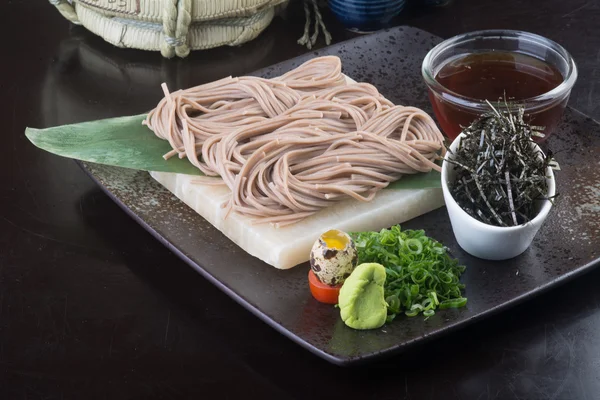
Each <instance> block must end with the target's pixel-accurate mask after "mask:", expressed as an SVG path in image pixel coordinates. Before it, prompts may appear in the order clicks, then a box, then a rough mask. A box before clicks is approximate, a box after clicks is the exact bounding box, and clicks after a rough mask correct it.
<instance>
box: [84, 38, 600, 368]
mask: <svg viewBox="0 0 600 400" xmlns="http://www.w3.org/2000/svg"><path fill="white" fill-rule="evenodd" d="M440 41H441V39H440V38H438V37H435V36H432V35H430V34H429V33H426V32H423V31H421V30H418V29H415V28H409V27H398V28H394V29H391V30H386V31H381V32H378V33H375V34H372V35H369V36H363V37H359V38H356V39H353V40H351V41H347V42H344V43H340V44H337V45H334V46H331V47H328V48H325V49H323V50H319V51H316V52H312V53H309V54H306V55H304V56H302V57H299V58H296V59H293V60H289V61H286V62H283V63H280V64H277V65H274V66H272V67H269V68H267V69H265V70H262V71H258V72H256V73H254V75H261V76H265V77H273V76H277V75H281V74H282V73H284V72H286V71H288V70H290V69H292V68H294V67H296V66H298V65H299V64H301V63H302V62H304V61H306V60H308V59H310V58H311V57H315V56H321V55H337V56H339V57H340V58H341V59H342V62H343V70H344V72H345V73H346V74H347V75H348V76H350V77H352V78H354V79H355V80H357V81H364V82H370V83H372V84H374V85H375V86H376V87H377V88H378V89H379V90H380V91H381V92H382V94H383V95H385V96H386V97H388V98H389V99H390V100H392V101H393V102H394V103H396V104H403V105H412V106H416V107H421V108H423V109H425V110H426V111H428V112H430V113H431V107H430V105H429V102H428V99H427V92H426V88H425V85H424V83H423V81H422V79H421V76H420V68H421V62H422V60H423V58H424V57H425V55H426V53H427V51H428V50H429V49H431V48H432V47H433V46H434V45H436V44H437V43H439V42H440ZM546 145H547V146H548V147H549V148H551V149H552V150H553V151H554V152H555V153H557V157H556V158H557V160H558V161H559V163H560V166H561V168H562V170H561V171H557V173H556V179H557V184H558V192H559V194H560V196H559V199H558V201H557V203H556V205H555V206H554V207H553V209H552V211H551V213H550V216H549V217H548V219H547V221H546V223H545V225H544V226H543V227H542V229H541V230H540V231H539V233H538V235H537V237H536V239H535V240H534V243H533V244H532V246H531V248H529V249H528V250H527V251H526V252H525V253H524V254H522V255H521V256H519V257H517V258H514V259H512V260H509V261H505V262H489V261H483V260H479V259H476V258H473V257H471V256H469V255H468V254H466V253H465V252H463V251H462V250H461V249H460V247H459V246H458V245H457V243H456V241H455V239H454V236H453V234H452V229H451V226H450V222H449V220H448V216H447V213H446V209H445V208H441V209H438V210H436V211H434V212H431V213H428V214H426V215H423V216H421V217H419V218H416V219H414V220H411V221H409V222H407V223H405V224H404V225H403V228H414V229H425V230H426V232H427V234H428V235H430V236H432V237H434V238H436V239H438V240H439V241H441V242H442V243H444V244H445V245H447V246H448V247H449V248H450V250H451V251H452V253H453V255H454V256H455V257H458V258H459V259H460V261H461V262H462V263H463V264H465V265H467V271H466V272H465V274H464V275H463V278H462V280H463V282H464V283H465V284H466V296H467V297H468V299H469V301H468V304H467V307H465V308H463V309H458V310H444V311H440V312H438V313H436V314H435V315H434V316H433V317H432V318H429V319H428V320H426V321H425V320H424V318H423V317H414V318H407V317H403V318H397V319H396V320H395V321H393V322H392V323H390V324H388V325H386V326H384V327H383V328H381V329H377V330H372V331H355V330H352V329H350V328H348V327H346V326H345V325H344V323H343V322H342V320H341V319H340V316H339V312H338V310H337V309H336V308H334V307H332V306H327V305H323V304H320V303H318V302H316V301H315V300H314V299H313V298H312V297H311V294H310V292H309V289H308V284H307V276H306V275H307V271H308V266H307V265H300V266H297V267H295V268H292V269H290V270H283V271H282V270H277V269H275V268H273V267H271V266H269V265H267V264H265V263H263V262H261V261H260V260H258V259H256V258H254V257H252V256H250V255H248V254H247V253H245V252H244V251H243V250H241V249H240V248H239V247H237V246H236V245H235V244H234V243H233V242H231V241H230V240H229V239H227V237H225V236H224V235H223V234H221V233H220V232H219V231H218V230H217V229H216V228H214V227H213V226H212V225H210V224H209V223H208V222H206V221H205V220H204V219H203V218H202V217H200V216H199V215H198V214H197V213H195V212H194V211H193V210H192V209H191V208H189V207H187V206H186V205H185V204H184V203H183V202H181V201H179V200H178V199H177V198H176V197H174V196H173V195H172V194H171V193H170V192H169V191H168V190H167V189H165V188H164V187H162V186H161V185H159V184H158V183H157V182H155V181H154V180H153V179H152V178H151V177H150V176H149V174H148V173H146V172H140V171H135V170H128V169H121V168H115V167H108V166H103V165H97V164H90V163H82V166H83V168H84V169H85V170H86V172H87V173H88V174H89V175H90V176H91V177H92V178H93V179H94V180H95V181H96V182H97V183H98V184H99V185H100V186H101V187H102V189H103V190H104V191H105V192H106V193H107V194H108V195H110V196H111V197H112V198H113V199H114V200H115V201H116V202H117V203H118V204H119V205H120V206H121V207H122V208H123V209H124V210H125V211H127V212H128V213H129V214H130V215H131V216H132V217H133V218H135V219H136V220H137V221H138V222H139V223H140V224H141V225H142V226H143V227H144V228H145V229H147V230H148V231H150V232H151V233H152V234H153V235H154V236H155V237H156V238H157V239H158V240H159V241H161V242H162V243H163V244H165V245H166V246H167V247H169V248H170V249H171V250H172V251H174V252H175V253H177V254H178V255H179V256H180V257H181V258H182V259H183V260H185V261H186V262H187V263H188V264H189V265H190V266H192V267H193V268H194V269H196V270H197V271H198V272H200V273H201V274H202V275H203V276H205V277H206V278H207V279H209V280H210V281H211V282H213V283H214V284H215V285H217V286H218V287H219V288H221V289H222V290H223V291H224V292H225V293H227V294H228V295H229V296H231V297H232V298H233V299H235V300H236V301H237V302H238V303H239V304H241V305H242V306H243V307H245V308H247V309H248V310H249V311H251V312H252V313H254V314H255V315H256V316H257V317H259V318H261V319H262V320H263V321H265V322H266V323H268V324H269V325H271V326H272V327H273V328H275V329H277V330H278V331H279V332H281V333H282V334H284V335H286V336H287V337H289V338H290V339H292V340H294V341H295V342H297V343H298V344H300V345H302V346H304V347H305V348H307V349H308V350H310V351H312V352H313V353H315V354H317V355H318V356H320V357H323V358H325V359H327V360H328V361H330V362H333V363H335V364H339V365H348V364H355V363H359V362H365V361H369V360H373V359H375V358H378V357H381V356H384V355H391V354H394V353H398V352H401V351H402V350H403V349H406V348H408V347H409V346H411V345H414V344H416V343H418V342H422V341H425V340H429V339H432V338H435V337H439V336H440V335H443V334H444V333H447V332H450V331H452V330H456V329H458V328H460V327H463V326H465V325H467V324H469V323H472V322H475V321H477V320H480V319H482V318H483V317H486V316H489V315H492V314H494V313H496V312H498V311H501V310H506V309H508V308H509V307H511V306H513V305H515V304H517V303H519V302H521V301H524V300H526V299H528V298H531V297H533V296H534V295H536V294H539V293H541V292H543V291H545V290H548V289H550V288H552V287H555V286H557V285H558V284H559V283H562V282H566V281H567V280H568V279H570V278H573V277H574V276H576V275H578V274H581V273H583V272H585V271H588V270H590V269H591V268H593V267H594V266H597V265H598V264H599V262H598V259H599V253H600V245H599V244H600V243H599V240H598V237H600V161H599V158H598V155H599V154H600V125H598V124H597V123H596V122H595V121H593V120H592V119H590V118H589V117H586V116H585V115H583V114H581V113H579V112H577V111H575V110H573V109H570V108H568V109H567V110H566V112H565V116H564V118H563V123H562V125H561V126H560V128H559V129H558V132H557V133H555V134H554V135H553V136H551V137H550V138H549V139H548V142H547V144H546Z"/></svg>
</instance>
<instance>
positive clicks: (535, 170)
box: [446, 102, 552, 226]
mask: <svg viewBox="0 0 600 400" xmlns="http://www.w3.org/2000/svg"><path fill="white" fill-rule="evenodd" d="M488 105H489V107H490V111H488V112H486V113H484V114H482V115H481V116H480V118H478V119H477V120H476V121H474V122H473V123H472V124H471V125H470V126H468V127H467V128H465V129H464V130H463V133H464V134H465V135H466V136H465V137H463V138H462V139H461V141H460V145H459V148H458V149H456V150H455V151H454V152H451V151H450V149H448V150H449V152H450V153H451V157H448V156H447V157H446V160H447V161H448V162H449V163H452V164H454V169H455V171H456V179H455V180H454V182H450V192H451V194H452V196H453V198H454V199H455V200H456V202H457V203H458V205H460V207H461V208H462V209H463V210H465V211H466V212H467V213H468V214H469V215H471V216H472V217H473V218H475V219H477V220H479V221H481V222H483V223H486V224H490V225H495V226H516V225H521V224H524V223H526V222H528V221H530V220H532V219H533V218H535V216H536V215H537V213H538V211H539V208H538V207H537V203H538V200H542V199H546V198H547V194H548V184H547V181H546V178H547V177H546V170H547V167H548V166H549V165H551V163H552V152H551V151H548V152H547V155H544V154H543V153H542V152H541V150H539V148H535V147H534V146H532V144H533V142H532V139H533V137H534V136H543V134H542V133H541V131H542V129H543V127H538V126H531V125H528V124H527V123H525V121H524V119H523V116H524V113H525V109H524V108H523V107H517V108H518V111H517V112H516V113H513V112H511V111H510V109H511V108H510V107H506V108H505V109H502V111H498V109H497V108H494V106H492V104H491V103H489V102H488ZM505 105H507V106H508V104H507V103H505ZM498 108H499V107H498Z"/></svg>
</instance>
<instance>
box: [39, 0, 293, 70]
mask: <svg viewBox="0 0 600 400" xmlns="http://www.w3.org/2000/svg"><path fill="white" fill-rule="evenodd" d="M286 2H287V0H50V3H51V4H53V5H54V6H56V8H57V9H58V10H59V11H60V13H61V14H62V15H63V16H64V17H65V18H67V19H68V20H69V21H71V22H73V23H75V24H79V25H83V26H84V27H86V28H87V29H88V30H90V31H91V32H93V33H95V34H97V35H99V36H101V37H102V38H104V40H106V41H107V42H109V43H112V44H113V45H115V46H118V47H127V48H136V49H142V50H154V51H157V50H160V52H161V54H162V55H163V56H164V57H167V58H171V57H173V56H175V55H177V56H179V57H186V56H187V55H188V54H189V52H190V50H202V49H209V48H212V47H218V46H223V45H229V46H235V45H239V44H242V43H245V42H248V41H250V40H252V39H254V38H256V37H257V36H258V35H259V34H260V33H261V32H262V31H263V30H264V29H265V28H266V27H267V26H269V24H270V23H271V20H272V19H273V16H274V14H275V12H276V8H277V7H282V6H284V5H285V3H286Z"/></svg>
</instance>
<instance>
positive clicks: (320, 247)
mask: <svg viewBox="0 0 600 400" xmlns="http://www.w3.org/2000/svg"><path fill="white" fill-rule="evenodd" d="M348 238H349V237H348ZM349 243H350V244H349V245H348V246H346V247H345V248H344V249H343V250H338V249H332V248H328V247H327V245H326V244H325V242H324V241H323V240H322V239H321V238H319V239H318V240H317V241H315V244H314V245H313V247H312V250H311V252H310V267H311V269H312V270H313V272H314V273H315V275H316V276H317V278H319V280H320V281H321V282H323V283H324V284H326V285H330V286H336V285H340V284H342V283H344V281H345V280H346V278H347V277H349V276H350V274H351V273H352V271H353V270H354V268H355V267H356V264H357V262H358V254H357V252H356V246H355V245H354V241H352V239H349Z"/></svg>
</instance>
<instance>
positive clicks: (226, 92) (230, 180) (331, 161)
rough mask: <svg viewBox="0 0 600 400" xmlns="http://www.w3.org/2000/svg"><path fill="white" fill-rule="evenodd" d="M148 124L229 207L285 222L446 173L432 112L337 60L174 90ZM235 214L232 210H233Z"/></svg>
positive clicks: (325, 59) (264, 220) (323, 59)
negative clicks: (398, 99)
mask: <svg viewBox="0 0 600 400" xmlns="http://www.w3.org/2000/svg"><path fill="white" fill-rule="evenodd" d="M163 90H164V92H165V97H164V98H163V99H162V100H161V101H160V102H159V104H158V105H157V107H156V108H155V109H153V110H152V111H151V112H150V113H149V114H148V117H147V119H146V120H145V121H144V123H145V124H146V125H147V126H148V127H149V128H150V129H151V130H152V131H154V133H155V134H156V135H157V136H158V137H160V138H162V139H165V140H168V141H169V143H170V145H171V147H172V148H173V150H172V151H171V152H169V153H167V154H166V155H165V158H169V157H171V156H174V155H178V156H179V157H180V158H183V157H187V159H188V160H189V161H190V162H191V163H192V164H193V165H194V166H196V167H197V168H198V169H199V170H200V171H202V172H203V173H204V174H205V175H206V176H207V177H216V178H207V177H203V178H199V179H198V182H200V183H206V184H215V183H219V184H225V185H227V186H228V187H229V188H230V189H231V192H232V195H231V198H230V200H229V201H228V203H227V204H225V205H224V206H225V207H228V208H229V212H237V213H241V214H244V215H247V216H250V217H251V218H253V221H254V222H256V223H272V224H275V225H276V226H284V225H288V224H293V223H296V222H298V221H300V220H302V219H304V218H306V217H308V216H310V215H313V214H315V213H316V212H318V211H319V210H321V209H323V208H325V207H330V206H332V205H333V204H335V203H336V202H339V201H341V200H344V199H347V198H354V199H357V200H360V201H369V200H372V199H373V198H374V196H375V194H376V192H377V191H379V190H381V189H383V188H385V187H386V186H387V185H388V184H389V183H390V182H392V181H395V180H397V179H400V178H401V177H402V176H403V175H406V174H414V173H418V172H428V171H430V170H431V169H436V170H439V166H438V165H436V164H435V163H434V161H435V160H436V159H437V158H438V157H439V156H440V155H443V154H444V146H443V136H442V134H441V133H440V131H439V130H438V129H437V127H436V125H435V123H434V121H433V120H432V119H431V117H430V116H429V115H427V114H426V113H425V112H423V111H422V110H420V109H418V108H415V107H404V106H398V105H394V104H392V103H391V102H390V101H389V100H388V99H386V98H385V97H383V96H382V95H381V94H380V93H379V92H378V90H377V89H376V88H375V87H374V86H372V85H370V84H367V83H356V84H347V83H346V80H345V77H344V75H343V74H342V70H341V62H340V60H339V58H337V57H320V58H315V59H312V60H310V61H308V62H306V63H304V64H302V65H301V66H299V67H297V68H296V69H294V70H292V71H290V72H288V73H286V74H285V75H283V76H281V77H278V78H274V79H264V78H257V77H250V76H245V77H239V78H231V77H229V78H225V79H221V80H218V81H215V82H211V83H208V84H205V85H200V86H196V87H193V88H189V89H186V90H179V91H176V92H173V93H169V92H168V90H167V88H166V86H165V85H164V84H163ZM229 212H228V213H229Z"/></svg>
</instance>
